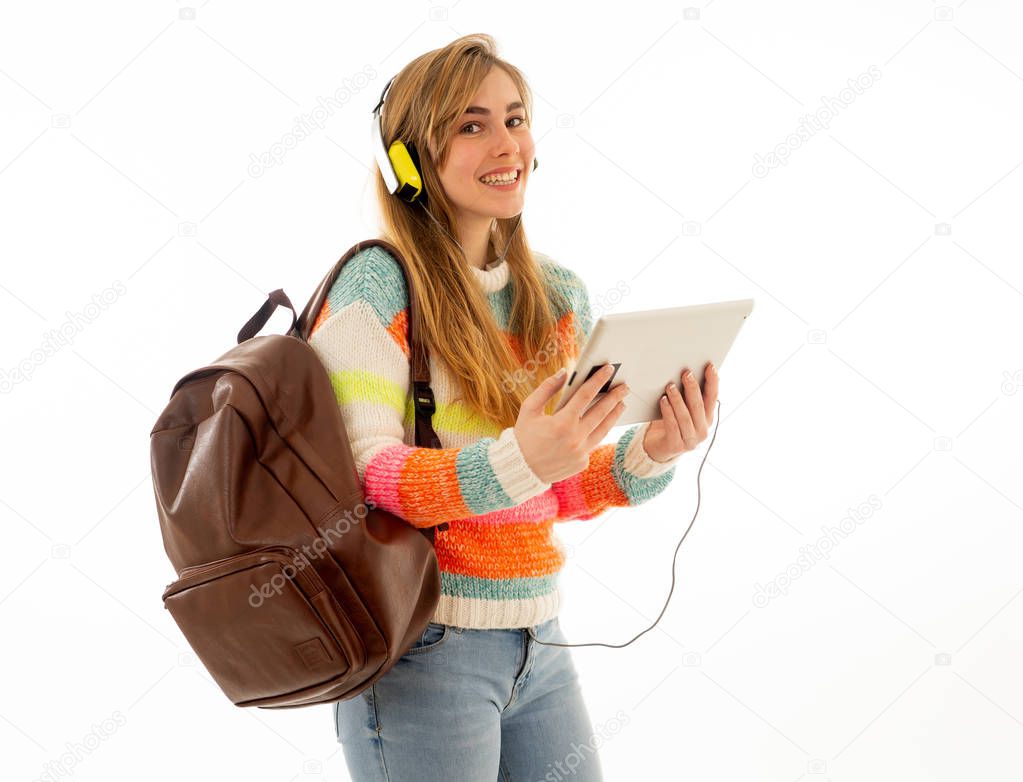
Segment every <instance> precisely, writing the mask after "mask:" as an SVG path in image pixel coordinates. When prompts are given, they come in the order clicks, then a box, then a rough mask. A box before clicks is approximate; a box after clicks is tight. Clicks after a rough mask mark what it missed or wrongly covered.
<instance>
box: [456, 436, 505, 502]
mask: <svg viewBox="0 0 1023 782" xmlns="http://www.w3.org/2000/svg"><path fill="white" fill-rule="evenodd" d="M496 440H497V438H496V437H481V438H480V439H479V440H477V441H476V442H475V443H473V444H472V445H467V446H465V447H464V448H461V449H459V451H458V455H457V457H456V458H455V473H456V474H457V475H458V486H459V489H460V490H461V492H462V501H463V502H465V505H466V507H467V508H469V510H470V511H471V512H472V514H473V515H475V516H478V515H480V514H482V513H490V512H491V511H495V510H503V509H504V508H510V507H512V506H513V505H514V504H515V503H514V502H513V501H512V498H511V497H509V496H508V494H507V492H505V490H504V487H502V486H501V481H500V480H498V478H497V473H495V472H494V466H493V465H492V464H491V463H490V458H489V456H488V453H487V452H488V451H489V449H490V446H491V445H492V444H493V443H494V442H496Z"/></svg>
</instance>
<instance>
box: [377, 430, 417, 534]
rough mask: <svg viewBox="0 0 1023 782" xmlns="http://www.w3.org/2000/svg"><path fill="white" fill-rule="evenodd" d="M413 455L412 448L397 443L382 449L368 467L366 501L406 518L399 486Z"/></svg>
mask: <svg viewBox="0 0 1023 782" xmlns="http://www.w3.org/2000/svg"><path fill="white" fill-rule="evenodd" d="M411 454H412V448H410V447H409V446H407V445H405V444H404V443H395V444H394V445H389V446H387V447H386V448H381V449H380V450H379V451H378V452H377V454H376V455H375V456H374V457H373V458H372V459H371V460H370V462H369V464H367V465H366V481H365V483H366V487H365V489H366V499H368V500H373V502H374V503H376V504H377V505H378V506H379V507H381V508H383V509H384V510H386V511H387V512H388V513H393V514H395V515H397V516H401V517H402V518H404V515H403V513H404V509H403V508H402V507H401V501H400V499H399V496H400V495H399V493H398V485H399V482H400V479H401V470H402V467H404V466H405V462H406V461H408V458H409V456H410V455H411Z"/></svg>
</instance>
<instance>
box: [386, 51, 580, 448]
mask: <svg viewBox="0 0 1023 782" xmlns="http://www.w3.org/2000/svg"><path fill="white" fill-rule="evenodd" d="M494 66H496V67H499V68H502V69H504V71H505V72H506V73H507V74H508V75H509V76H510V77H511V79H512V81H513V82H514V83H515V85H516V87H517V88H518V91H519V95H520V96H521V99H522V102H523V103H524V104H525V115H526V123H527V125H531V124H532V111H533V101H532V94H531V92H530V90H529V86H528V85H527V84H526V80H525V77H524V76H523V74H522V73H521V72H520V71H519V70H518V69H517V68H515V67H514V66H513V65H511V64H509V63H507V62H505V61H504V60H503V59H501V58H499V57H498V56H497V52H496V45H495V42H494V39H493V37H492V36H490V35H486V34H482V33H481V34H474V35H466V36H463V37H461V38H458V39H456V40H454V41H452V42H451V43H450V44H448V45H447V46H444V47H443V48H440V49H435V50H433V51H430V52H427V53H425V54H423V55H421V56H419V57H417V58H416V59H414V60H413V61H412V62H410V63H409V64H408V65H406V66H405V67H404V68H403V69H402V70H401V71H400V72H399V73H398V75H397V76H395V78H394V80H393V82H392V84H391V86H390V88H389V89H388V91H387V95H386V100H385V102H384V105H383V109H382V113H381V131H382V136H383V140H384V144H385V145H389V144H390V143H391V142H392V141H393V140H394V139H401V140H402V141H404V142H405V143H406V144H407V143H408V142H409V141H411V142H412V143H413V144H415V148H416V151H417V152H418V155H419V166H418V167H419V172H420V176H421V177H422V179H423V188H424V190H425V192H426V194H427V195H428V197H429V200H428V204H427V205H428V207H429V209H430V212H431V213H432V214H433V216H434V218H435V219H436V221H437V223H440V225H441V226H443V228H444V230H441V228H439V227H438V225H437V223H435V222H434V220H431V219H430V216H429V215H427V214H426V211H425V209H424V207H423V205H422V204H416V203H411V204H410V203H408V202H406V201H403V200H402V199H401V198H399V197H397V196H394V195H391V194H390V192H389V191H388V190H387V186H386V184H385V183H384V179H383V176H382V175H381V174H380V171H379V170H378V169H377V170H376V176H375V179H376V193H377V199H378V202H379V205H380V208H381V211H382V214H383V226H382V227H383V233H384V236H383V237H382V238H384V239H386V240H387V241H390V242H391V243H392V244H394V245H395V247H396V248H397V249H398V250H399V251H400V252H401V253H402V255H403V256H404V258H405V260H406V262H407V264H408V267H409V268H408V271H409V276H410V280H409V282H410V284H411V285H412V286H413V287H414V288H415V290H416V293H417V299H416V302H417V305H418V309H417V310H416V312H415V313H414V316H415V320H414V322H413V323H412V327H413V329H414V330H415V332H416V333H417V334H418V335H419V338H420V339H422V340H423V341H424V343H425V344H426V346H427V348H428V349H429V351H430V355H431V356H433V357H436V358H437V359H439V360H440V361H442V362H443V363H444V365H445V367H446V369H447V370H448V371H449V372H450V374H451V376H452V378H453V380H454V382H455V383H456V384H457V386H458V388H459V390H460V391H461V397H460V399H461V400H462V401H463V402H464V403H465V404H467V405H468V406H470V407H472V408H473V409H474V410H475V411H476V412H477V413H478V414H480V415H481V416H482V417H483V418H484V419H486V420H488V421H490V422H492V423H493V424H494V425H495V427H497V428H498V429H503V428H505V427H509V426H513V425H514V424H515V421H516V419H517V418H518V413H519V407H520V406H521V404H522V401H523V400H524V399H525V398H526V397H527V396H528V395H529V394H530V393H531V392H532V391H533V389H534V388H536V386H537V385H539V384H540V383H541V382H543V380H545V379H546V378H547V377H549V376H550V375H552V374H554V373H555V372H557V370H558V369H560V368H561V367H562V366H567V365H568V364H569V363H570V362H571V360H572V359H573V348H572V347H571V345H572V344H573V343H572V340H573V338H574V337H575V335H574V334H573V333H572V332H571V330H565V329H559V328H558V326H559V324H558V322H557V319H556V315H555V312H554V311H553V308H552V306H551V302H550V301H549V298H548V296H549V294H550V293H551V292H553V291H554V290H556V289H553V290H552V287H551V278H550V277H549V276H548V275H547V274H545V273H544V270H543V268H541V266H540V264H538V263H537V261H536V260H535V259H534V257H533V252H532V250H531V249H530V247H529V243H528V241H527V239H526V234H525V229H524V227H523V226H521V225H520V226H519V227H518V229H517V230H515V231H513V230H512V229H513V228H515V225H516V222H517V221H518V220H519V219H521V215H518V216H517V217H511V218H508V219H497V220H496V226H495V228H494V231H493V233H492V234H491V235H492V237H493V242H494V245H495V246H496V247H499V248H504V246H505V243H506V242H509V238H510V244H509V245H508V251H507V255H506V256H505V261H504V262H505V263H507V264H508V267H509V269H508V271H509V281H508V284H509V285H510V286H513V288H512V291H513V299H512V308H511V316H510V320H509V324H508V328H509V332H510V336H508V337H506V336H505V335H504V334H503V333H502V332H501V330H500V328H499V327H498V324H497V323H496V322H495V321H494V318H493V315H492V313H491V311H490V308H489V304H488V302H487V298H486V295H485V294H484V293H483V291H481V290H480V289H479V287H478V282H477V281H476V279H475V278H474V277H473V275H472V272H471V271H470V269H469V264H468V260H467V259H466V258H465V256H464V255H463V253H462V251H461V249H460V248H459V246H458V245H457V244H456V243H455V241H454V239H453V238H452V237H453V236H454V235H456V230H455V224H454V223H455V220H454V217H453V215H454V209H453V205H452V203H451V202H450V201H449V200H448V198H447V197H446V194H445V193H444V189H443V187H442V185H441V182H440V177H439V175H438V173H437V169H438V168H440V167H443V165H444V163H445V162H446V160H447V156H448V153H449V151H450V143H449V139H450V138H451V136H452V130H453V127H454V125H455V123H456V121H457V120H458V119H459V118H460V117H461V116H462V114H463V112H464V111H465V109H466V108H467V107H468V106H469V105H470V103H471V101H472V99H473V96H474V95H475V94H476V91H477V90H478V89H479V86H480V84H481V82H482V81H483V79H484V78H485V77H486V75H487V73H488V72H489V71H490V69H491V68H492V67H494ZM419 197H420V198H422V194H420V196H419ZM555 295H557V294H555ZM561 300H562V302H563V305H562V306H564V307H565V310H563V311H567V302H566V301H565V300H564V299H563V298H562V299H561ZM575 338H577V337H575ZM554 401H555V400H552V402H551V404H550V405H548V406H547V412H548V413H550V412H551V407H552V405H553V403H554Z"/></svg>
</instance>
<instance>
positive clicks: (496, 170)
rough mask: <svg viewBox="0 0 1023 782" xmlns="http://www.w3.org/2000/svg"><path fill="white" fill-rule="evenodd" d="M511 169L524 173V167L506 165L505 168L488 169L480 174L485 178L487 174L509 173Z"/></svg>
mask: <svg viewBox="0 0 1023 782" xmlns="http://www.w3.org/2000/svg"><path fill="white" fill-rule="evenodd" d="M510 171H518V172H519V173H522V167H521V166H505V167H504V168H495V169H494V170H493V171H487V172H485V173H483V174H480V178H483V177H485V176H493V175H494V174H507V173H508V172H510Z"/></svg>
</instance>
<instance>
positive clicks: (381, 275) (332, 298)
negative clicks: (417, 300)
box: [327, 246, 408, 328]
mask: <svg viewBox="0 0 1023 782" xmlns="http://www.w3.org/2000/svg"><path fill="white" fill-rule="evenodd" d="M360 300H361V301H365V302H366V303H368V304H369V305H370V306H371V307H373V309H374V311H375V312H376V314H377V317H378V318H379V319H380V323H381V324H382V325H383V326H384V328H387V327H388V326H390V325H391V321H393V320H394V316H395V315H397V314H398V313H399V312H400V311H401V310H403V309H405V308H406V307H408V292H407V290H406V288H405V277H404V275H403V274H402V272H401V267H400V266H399V265H398V261H397V259H395V258H394V256H393V255H391V254H390V253H389V252H387V250H385V249H383V248H382V247H378V246H374V247H367V248H366V249H364V250H359V252H357V253H356V254H355V255H354V256H352V257H351V258H349V259H348V261H346V262H345V265H344V266H343V267H342V268H341V273H340V274H339V275H338V276H337V279H336V280H334V284H333V285H332V286H331V287H330V290H329V291H328V292H327V301H329V302H330V311H331V313H334V312H339V311H340V310H341V309H343V308H344V307H346V306H347V305H349V304H351V303H353V302H356V301H360Z"/></svg>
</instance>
